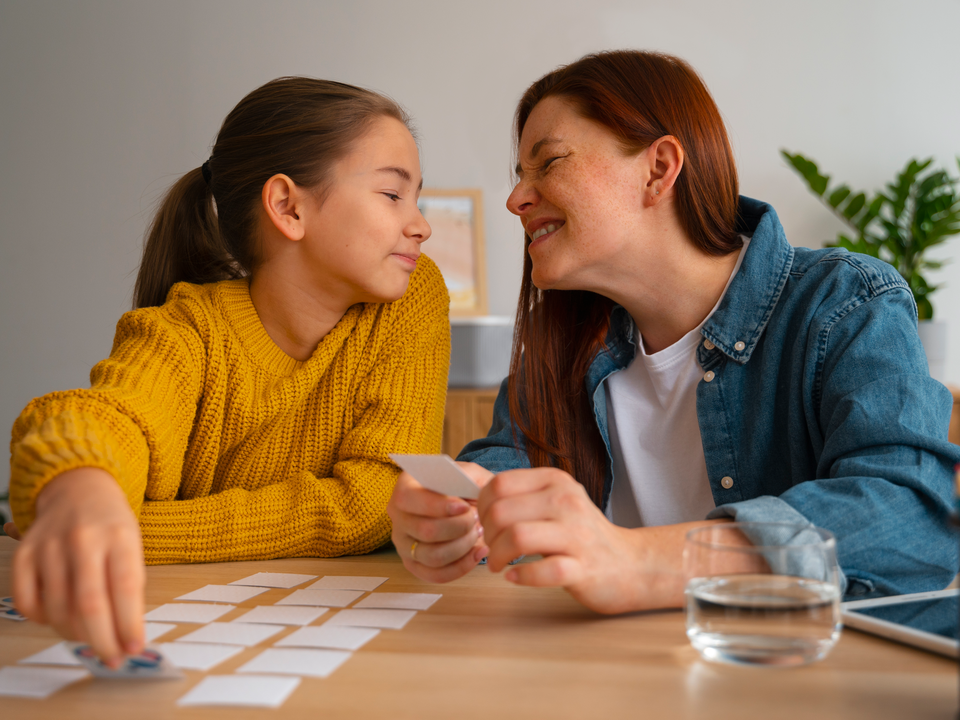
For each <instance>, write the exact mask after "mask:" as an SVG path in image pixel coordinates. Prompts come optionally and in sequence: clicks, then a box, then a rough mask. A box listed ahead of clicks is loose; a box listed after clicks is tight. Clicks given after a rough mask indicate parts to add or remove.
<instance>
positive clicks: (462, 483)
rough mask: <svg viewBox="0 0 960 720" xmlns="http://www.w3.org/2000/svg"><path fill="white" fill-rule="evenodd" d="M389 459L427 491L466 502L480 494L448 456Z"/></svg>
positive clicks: (476, 486) (393, 455)
mask: <svg viewBox="0 0 960 720" xmlns="http://www.w3.org/2000/svg"><path fill="white" fill-rule="evenodd" d="M390 459H391V460H393V461H394V462H395V463H396V464H397V465H399V466H400V468H401V469H403V470H405V471H407V472H408V473H410V474H411V475H413V477H414V479H415V480H416V481H417V482H418V483H420V484H421V485H423V486H424V487H425V488H427V489H428V490H433V491H434V492H438V493H440V494H441V495H453V496H454V497H461V498H466V499H468V500H476V499H477V496H478V495H479V494H480V487H479V486H478V485H477V484H476V483H475V482H474V481H473V479H472V478H471V477H470V476H469V475H467V474H466V473H465V472H464V471H463V470H461V469H460V468H459V467H458V466H457V464H456V463H455V462H454V461H453V458H451V457H450V456H449V455H399V454H397V453H391V454H390Z"/></svg>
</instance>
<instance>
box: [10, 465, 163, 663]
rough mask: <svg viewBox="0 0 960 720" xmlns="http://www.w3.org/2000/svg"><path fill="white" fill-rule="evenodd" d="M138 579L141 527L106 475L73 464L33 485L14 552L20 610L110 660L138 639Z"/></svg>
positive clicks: (131, 650)
mask: <svg viewBox="0 0 960 720" xmlns="http://www.w3.org/2000/svg"><path fill="white" fill-rule="evenodd" d="M145 579H146V573H145V570H144V564H143V546H142V543H141V538H140V526H139V524H138V523H137V519H136V517H134V515H133V512H132V511H131V510H130V505H129V504H128V503H127V498H126V496H125V495H124V494H123V491H122V490H121V489H120V487H119V486H118V485H117V482H116V480H114V479H113V477H112V476H110V475H109V474H108V473H106V472H104V471H103V470H100V469H97V468H78V469H76V470H71V471H69V472H65V473H63V474H62V475H59V476H58V477H56V478H54V479H53V480H52V481H50V483H49V484H48V485H47V486H46V487H44V489H43V490H41V491H40V494H39V495H38V496H37V516H36V520H35V521H34V523H33V525H32V526H31V527H30V529H29V530H28V531H27V532H26V533H24V535H23V539H22V540H21V543H20V547H18V548H17V552H16V554H15V555H14V559H13V595H14V602H15V604H16V607H17V610H18V611H19V612H21V613H22V614H23V615H25V616H26V617H28V618H30V619H31V620H33V621H35V622H38V623H49V624H50V625H52V626H53V628H54V629H55V630H56V631H57V632H58V633H59V634H60V635H62V636H63V637H65V638H67V639H69V640H76V641H80V642H84V643H87V644H89V645H90V646H91V647H92V648H93V650H94V652H96V653H97V655H98V656H100V658H101V659H102V660H103V661H104V662H105V663H106V664H108V665H111V666H117V665H119V664H120V662H121V661H122V660H123V656H124V654H135V653H138V652H140V651H141V650H142V649H143V646H144V631H143V589H144V583H145Z"/></svg>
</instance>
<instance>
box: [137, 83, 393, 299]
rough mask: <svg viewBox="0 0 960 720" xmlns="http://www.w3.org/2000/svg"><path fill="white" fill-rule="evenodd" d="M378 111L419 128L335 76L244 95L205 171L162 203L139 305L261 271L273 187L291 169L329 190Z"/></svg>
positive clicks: (143, 267)
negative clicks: (266, 190)
mask: <svg viewBox="0 0 960 720" xmlns="http://www.w3.org/2000/svg"><path fill="white" fill-rule="evenodd" d="M379 117H392V118H395V119H396V120H399V121H400V122H402V123H403V124H404V125H406V126H407V127H408V128H410V119H409V117H408V116H407V114H406V113H405V112H404V110H403V108H401V107H400V106H399V105H398V104H397V103H395V102H394V101H393V100H390V99H389V98H386V97H384V96H382V95H378V94H377V93H375V92H372V91H370V90H365V89H363V88H358V87H354V86H353V85H345V84H343V83H338V82H333V81H330V80H316V79H312V78H305V77H284V78H278V79H276V80H272V81H271V82H268V83H267V84H266V85H263V86H262V87H259V88H257V89H256V90H254V91H253V92H251V93H250V94H249V95H247V96H246V97H245V98H243V100H241V101H240V103H239V104H238V105H237V106H236V107H235V108H234V109H233V110H232V111H231V112H230V114H229V115H227V117H226V119H225V120H224V121H223V126H222V127H221V128H220V132H219V134H218V135H217V140H216V143H215V144H214V146H213V152H212V154H211V156H210V159H209V160H208V161H207V163H206V168H197V169H195V170H191V171H190V172H188V173H187V174H186V175H184V176H183V177H181V178H180V179H179V180H178V181H177V182H176V183H174V185H173V186H172V187H171V188H170V189H169V190H168V191H167V194H166V196H165V197H164V198H163V200H162V201H161V203H160V208H159V210H158V211H157V215H156V217H155V218H154V220H153V223H152V225H151V227H150V230H149V232H148V233H147V239H146V242H145V244H144V248H143V258H142V259H141V262H140V270H139V272H138V274H137V283H136V286H135V287H134V307H135V308H142V307H151V306H154V305H162V304H163V303H164V302H165V300H166V297H167V292H169V290H170V288H171V287H173V285H174V284H175V283H178V282H182V281H185V282H191V283H208V282H216V281H218V280H226V279H230V278H237V277H243V276H245V275H248V274H249V273H250V272H252V271H253V269H254V268H255V267H256V265H257V262H258V259H259V258H258V252H257V238H256V227H257V217H258V207H259V204H260V193H261V191H262V189H263V185H264V183H265V182H266V181H267V180H268V179H269V178H271V177H272V176H274V175H276V174H278V173H282V174H284V175H287V176H289V177H290V179H291V180H293V181H294V182H295V183H297V185H302V186H304V187H309V188H316V189H317V190H318V192H319V193H321V194H322V192H323V191H324V190H325V189H326V185H327V183H329V181H330V179H331V178H330V175H331V171H332V169H333V166H334V164H335V163H336V162H337V161H339V160H341V159H342V158H343V157H344V156H345V155H347V154H348V153H349V152H350V150H351V149H352V147H353V144H354V143H355V142H356V141H357V140H358V139H359V138H360V137H361V136H362V135H363V134H364V133H365V132H366V131H367V129H368V128H369V126H370V124H371V123H372V122H373V121H374V120H376V119H377V118H379ZM411 132H412V130H411ZM204 175H206V176H207V177H206V178H205V177H204Z"/></svg>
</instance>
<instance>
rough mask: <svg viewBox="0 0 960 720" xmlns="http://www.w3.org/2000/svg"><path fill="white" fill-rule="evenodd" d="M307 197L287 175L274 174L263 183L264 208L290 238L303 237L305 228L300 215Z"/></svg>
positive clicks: (271, 219) (274, 222)
mask: <svg viewBox="0 0 960 720" xmlns="http://www.w3.org/2000/svg"><path fill="white" fill-rule="evenodd" d="M305 199H306V198H305V195H304V193H302V192H301V191H300V188H298V187H297V184H296V183H295V182H294V181H293V180H291V179H290V178H289V177H287V176H286V175H274V176H273V177H272V178H270V179H269V180H267V181H266V182H265V183H264V184H263V192H262V193H261V201H262V203H263V210H264V212H266V214H267V217H268V218H269V219H270V222H271V223H273V225H274V227H276V228H277V230H279V231H280V233H281V234H282V235H283V236H284V237H286V238H287V239H288V240H293V241H298V240H302V239H303V236H304V234H305V229H304V226H303V221H302V220H301V217H300V216H301V214H302V210H303V207H302V206H303V203H304V201H305Z"/></svg>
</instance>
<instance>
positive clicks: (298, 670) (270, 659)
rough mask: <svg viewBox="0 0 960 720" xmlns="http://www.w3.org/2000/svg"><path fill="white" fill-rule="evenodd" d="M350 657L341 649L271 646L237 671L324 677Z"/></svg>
mask: <svg viewBox="0 0 960 720" xmlns="http://www.w3.org/2000/svg"><path fill="white" fill-rule="evenodd" d="M349 658H350V653H348V652H344V651H343V650H299V649H292V648H281V649H276V648H271V649H270V650H264V651H263V652H262V653H260V654H259V655H257V656H256V657H255V658H254V659H253V660H251V661H250V662H248V663H247V664H246V665H241V666H240V667H238V668H237V672H238V673H275V674H278V675H309V676H310V677H321V678H325V677H327V676H328V675H329V674H330V673H332V672H333V671H334V670H336V669H337V668H338V667H340V666H341V665H343V664H344V663H345V662H346V661H347V660H348V659H349Z"/></svg>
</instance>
